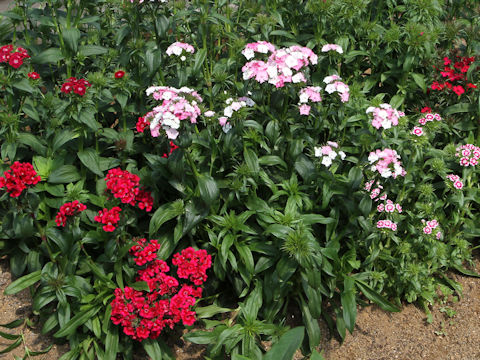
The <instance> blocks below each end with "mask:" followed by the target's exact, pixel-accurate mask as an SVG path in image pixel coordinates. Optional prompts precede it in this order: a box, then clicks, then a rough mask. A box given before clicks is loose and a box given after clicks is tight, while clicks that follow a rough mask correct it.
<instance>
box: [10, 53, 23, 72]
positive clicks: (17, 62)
mask: <svg viewBox="0 0 480 360" xmlns="http://www.w3.org/2000/svg"><path fill="white" fill-rule="evenodd" d="M8 63H9V64H10V66H11V67H13V68H14V69H18V68H19V67H20V66H22V64H23V56H22V54H20V53H18V52H15V53H13V54H12V55H10V59H9V60H8Z"/></svg>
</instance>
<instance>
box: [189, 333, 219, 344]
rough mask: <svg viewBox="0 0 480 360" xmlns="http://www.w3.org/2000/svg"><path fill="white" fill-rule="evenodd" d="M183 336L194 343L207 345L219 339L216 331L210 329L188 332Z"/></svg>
mask: <svg viewBox="0 0 480 360" xmlns="http://www.w3.org/2000/svg"><path fill="white" fill-rule="evenodd" d="M183 338H184V339H185V340H187V341H190V342H192V343H194V344H200V345H207V344H212V343H214V342H215V340H216V339H217V336H216V334H215V333H213V332H209V331H194V332H191V333H186V334H185V335H183Z"/></svg>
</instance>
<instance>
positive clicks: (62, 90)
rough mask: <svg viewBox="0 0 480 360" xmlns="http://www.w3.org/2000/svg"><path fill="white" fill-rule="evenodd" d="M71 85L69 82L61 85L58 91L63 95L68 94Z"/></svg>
mask: <svg viewBox="0 0 480 360" xmlns="http://www.w3.org/2000/svg"><path fill="white" fill-rule="evenodd" d="M72 88H73V87H72V83H71V82H66V83H63V84H62V88H61V89H60V91H61V92H63V93H65V94H70V92H71V91H72Z"/></svg>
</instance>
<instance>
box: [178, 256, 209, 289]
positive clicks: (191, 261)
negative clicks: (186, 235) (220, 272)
mask: <svg viewBox="0 0 480 360" xmlns="http://www.w3.org/2000/svg"><path fill="white" fill-rule="evenodd" d="M172 264H173V265H176V266H178V270H177V275H178V277H179V278H181V279H189V280H190V281H192V282H193V283H194V284H195V285H201V284H203V282H204V281H205V280H206V279H207V274H206V271H207V269H209V268H210V267H211V266H212V257H211V256H210V255H208V254H207V252H206V251H205V250H197V251H195V250H194V249H193V248H192V247H189V248H186V249H184V250H182V252H181V253H177V254H175V255H174V256H173V260H172Z"/></svg>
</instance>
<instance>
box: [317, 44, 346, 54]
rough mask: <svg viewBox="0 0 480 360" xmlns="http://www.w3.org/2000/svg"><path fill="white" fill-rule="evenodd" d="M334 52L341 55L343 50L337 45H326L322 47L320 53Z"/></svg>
mask: <svg viewBox="0 0 480 360" xmlns="http://www.w3.org/2000/svg"><path fill="white" fill-rule="evenodd" d="M329 51H336V52H338V53H339V54H343V49H342V47H341V46H340V45H337V44H326V45H323V46H322V52H329Z"/></svg>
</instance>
